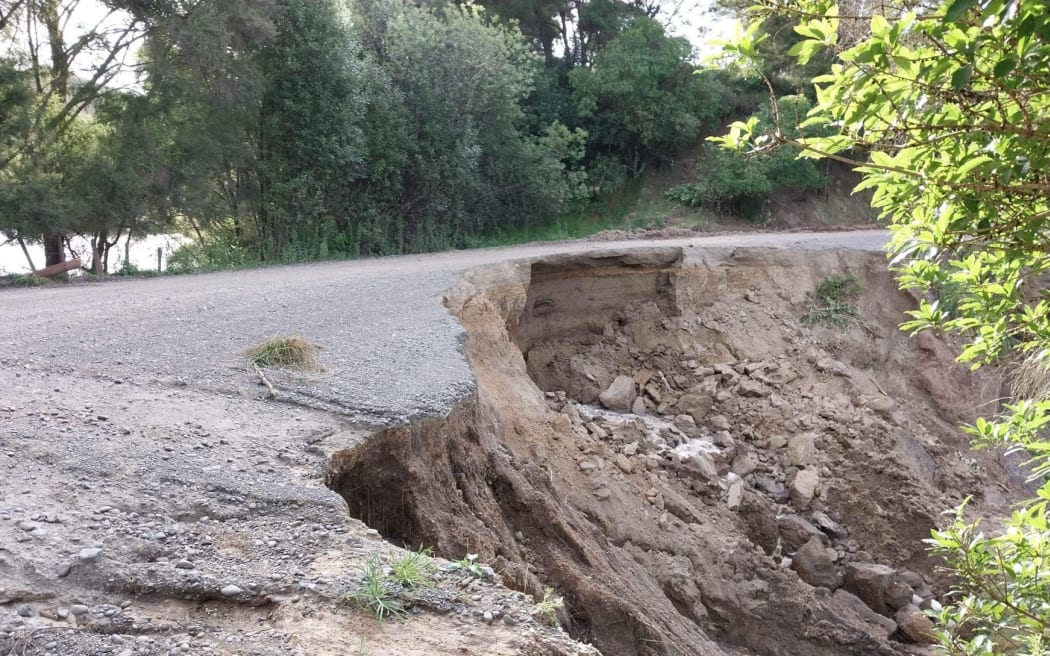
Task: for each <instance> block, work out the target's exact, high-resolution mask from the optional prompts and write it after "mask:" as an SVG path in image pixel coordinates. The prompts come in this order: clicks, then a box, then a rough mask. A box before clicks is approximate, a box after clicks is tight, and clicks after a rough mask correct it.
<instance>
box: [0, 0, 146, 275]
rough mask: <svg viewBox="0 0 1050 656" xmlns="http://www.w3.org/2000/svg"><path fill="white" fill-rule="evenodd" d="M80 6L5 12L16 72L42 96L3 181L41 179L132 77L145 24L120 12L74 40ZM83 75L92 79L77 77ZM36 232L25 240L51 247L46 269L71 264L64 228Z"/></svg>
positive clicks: (3, 167) (6, 161)
mask: <svg viewBox="0 0 1050 656" xmlns="http://www.w3.org/2000/svg"><path fill="white" fill-rule="evenodd" d="M77 4H78V2H77V0H70V1H68V2H60V0H23V1H13V2H12V1H8V2H5V3H4V4H3V6H0V33H2V34H3V36H4V38H3V41H4V46H5V48H4V51H5V55H6V56H7V57H8V61H9V64H10V65H14V66H15V67H16V68H18V69H19V70H24V71H26V72H27V73H28V75H29V77H30V79H31V81H32V85H33V88H34V91H35V98H34V101H33V105H32V109H31V112H30V117H31V118H30V120H29V121H28V122H27V123H25V124H24V125H23V127H22V129H21V130H20V132H19V134H18V137H17V138H16V139H12V140H8V141H7V142H6V143H5V144H4V145H5V148H4V149H3V150H2V151H0V175H7V176H9V175H10V171H9V169H10V168H11V167H14V168H16V169H18V170H19V171H21V173H20V175H25V176H32V175H36V174H34V173H31V172H29V171H30V170H31V169H32V168H34V167H38V166H42V165H43V164H42V163H41V161H40V159H39V158H41V157H44V158H46V157H47V156H48V152H49V150H52V149H54V148H56V147H57V144H58V143H59V142H60V141H61V140H62V139H64V138H65V136H66V133H67V132H68V131H70V130H74V129H76V125H77V121H78V119H79V118H80V116H81V114H83V113H84V112H85V111H86V110H88V108H89V107H91V106H92V105H93V104H94V103H96V102H98V101H99V99H100V98H102V97H103V96H104V95H105V94H107V93H109V92H111V91H112V83H113V82H114V81H115V80H117V78H118V76H120V75H121V74H122V73H125V72H126V71H127V70H128V65H127V57H128V53H129V52H130V51H131V49H132V48H133V47H134V46H135V44H136V43H138V42H140V41H141V40H142V38H143V37H144V35H145V26H144V24H143V23H142V22H141V21H140V20H138V19H137V18H135V17H134V16H133V15H132V14H131V13H129V12H126V11H122V10H121V9H120V8H119V7H116V6H115V7H112V8H109V10H108V11H107V12H106V13H105V14H104V16H103V17H101V18H100V19H99V20H98V21H97V22H95V24H93V25H90V26H88V27H86V28H85V29H83V30H81V31H80V32H79V33H77V34H72V33H70V32H69V31H68V30H69V25H70V21H69V18H70V15H71V14H72V12H73V10H74V9H75V8H76V5H77ZM45 57H46V59H45ZM81 70H87V71H88V73H87V75H86V76H84V77H80V76H78V75H76V74H75V72H76V71H81ZM38 173H39V172H38ZM41 175H42V174H41ZM43 216H44V215H41V214H38V215H37V218H38V219H40V218H42V217H43ZM35 229H38V230H40V231H41V232H37V233H34V234H22V233H19V236H20V237H25V238H34V239H41V240H42V241H43V242H44V253H45V258H46V262H45V263H46V264H48V265H50V264H56V263H58V262H60V261H62V260H64V259H65V249H64V244H63V234H62V232H61V229H60V227H59V226H53V225H50V224H46V223H44V224H35Z"/></svg>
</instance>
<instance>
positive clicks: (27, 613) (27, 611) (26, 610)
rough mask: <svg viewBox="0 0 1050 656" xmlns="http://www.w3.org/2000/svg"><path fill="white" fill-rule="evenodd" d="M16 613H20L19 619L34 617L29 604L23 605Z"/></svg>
mask: <svg viewBox="0 0 1050 656" xmlns="http://www.w3.org/2000/svg"><path fill="white" fill-rule="evenodd" d="M16 612H17V613H18V616H19V617H32V616H33V607H32V606H30V605H29V604H22V605H21V606H19V607H18V610H17V611H16Z"/></svg>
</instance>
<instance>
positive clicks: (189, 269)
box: [168, 235, 259, 273]
mask: <svg viewBox="0 0 1050 656" xmlns="http://www.w3.org/2000/svg"><path fill="white" fill-rule="evenodd" d="M258 263H259V258H258V256H257V255H256V254H255V253H254V252H253V251H252V250H251V249H250V248H248V247H246V246H245V245H244V244H243V243H242V242H241V241H240V240H237V239H234V238H227V237H225V236H222V235H215V236H213V237H209V238H208V240H207V241H205V242H203V243H202V242H194V243H191V244H183V245H182V246H179V247H178V248H177V249H175V252H174V253H172V254H171V255H170V256H168V272H169V273H199V272H202V271H219V270H222V269H234V268H237V267H243V266H250V265H252V264H258Z"/></svg>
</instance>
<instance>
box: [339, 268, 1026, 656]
mask: <svg viewBox="0 0 1050 656" xmlns="http://www.w3.org/2000/svg"><path fill="white" fill-rule="evenodd" d="M832 274H845V275H854V276H856V277H857V279H858V280H859V281H861V282H862V283H863V285H864V288H865V292H864V293H863V294H862V295H861V297H860V298H859V300H858V302H857V303H858V309H859V315H860V319H859V320H857V321H854V322H852V323H851V324H850V325H849V326H848V327H847V328H845V329H838V328H828V327H822V326H808V325H805V324H804V323H803V322H802V321H801V317H802V315H804V314H805V312H806V310H807V307H808V305H809V304H810V303H811V294H812V292H813V290H814V288H815V286H816V285H817V284H818V283H819V282H820V281H821V280H823V279H824V278H826V277H827V276H829V275H832ZM446 301H447V305H448V307H449V308H450V310H451V311H452V312H453V314H454V315H455V316H457V317H458V318H459V319H460V321H462V323H463V324H464V326H465V327H466V328H467V329H468V332H469V339H468V340H467V343H466V351H467V354H468V357H469V360H470V363H471V366H472V367H473V370H474V372H475V374H476V376H477V380H478V391H477V394H476V395H474V396H473V397H471V398H470V399H469V400H468V401H466V402H464V403H463V404H461V405H460V406H459V407H458V408H456V409H455V410H454V411H453V412H451V413H450V414H449V416H447V417H445V418H433V419H429V420H425V421H422V422H417V423H415V424H413V425H411V426H406V427H399V428H393V429H389V430H386V431H384V432H381V433H379V434H377V435H376V436H375V437H374V438H373V439H372V440H370V441H369V442H367V443H366V444H365V445H364V446H362V447H359V448H357V449H354V450H347V451H344V452H342V453H340V454H338V455H337V456H336V457H335V458H334V459H333V460H332V462H331V464H330V466H329V470H328V476H327V482H328V484H329V485H330V486H331V487H332V488H333V489H335V490H336V491H339V492H340V493H341V494H342V495H343V497H344V498H345V499H346V500H347V503H348V505H349V508H350V511H351V514H352V515H353V516H355V517H359V518H361V519H362V520H363V521H365V522H366V523H368V524H369V525H371V526H373V527H375V528H377V529H379V531H380V532H381V533H382V534H383V535H384V536H386V537H388V538H389V539H391V540H393V541H395V542H403V543H406V544H428V545H432V546H434V547H435V548H436V549H437V550H438V552H439V553H443V554H459V553H465V552H471V553H479V554H480V555H481V559H482V560H485V561H487V562H490V563H492V564H493V565H494V566H495V568H496V569H497V570H498V571H499V572H501V573H502V575H503V578H504V581H505V582H506V583H507V584H508V585H509V586H510V587H512V588H515V589H519V590H523V591H526V592H529V593H532V594H534V595H539V594H540V592H541V591H542V589H543V588H544V587H545V586H553V587H554V588H555V590H556V591H557V592H558V593H559V594H560V595H563V596H564V598H565V601H566V609H565V610H564V611H563V613H562V617H561V620H562V623H563V625H564V626H565V627H566V628H567V630H568V631H569V632H570V633H571V634H572V635H573V636H574V637H576V638H577V639H579V640H581V641H585V642H589V643H592V644H593V645H595V646H596V647H597V648H598V649H600V650H601V651H602V653H605V654H609V655H621V654H622V655H634V654H639V655H643V654H644V655H705V656H706V655H712V656H717V655H721V654H760V655H762V656H803V655H805V656H810V655H828V656H832V655H836V656H838V655H845V654H855V655H857V656H861V655H864V656H871V655H880V654H886V655H890V654H903V653H925V652H926V650H927V649H928V646H927V645H926V644H925V643H928V642H929V635H928V634H927V633H925V632H924V625H923V624H922V622H923V621H924V620H923V618H922V614H921V610H920V609H922V608H929V607H930V606H931V605H932V604H936V603H938V601H939V600H943V595H944V594H945V591H946V585H947V582H946V581H945V580H943V577H942V575H941V574H940V573H939V572H938V570H937V567H936V565H937V563H935V562H933V561H932V560H931V559H930V557H929V556H928V555H927V552H926V550H925V547H924V545H923V543H922V540H923V539H924V538H927V537H929V534H930V530H931V529H932V528H934V527H935V526H937V525H938V523H939V522H940V521H942V513H943V511H945V510H946V509H948V508H951V507H953V506H954V505H956V504H958V503H959V502H960V501H961V500H962V499H963V498H965V497H967V496H972V497H973V499H974V501H973V502H972V503H971V506H970V508H971V512H973V513H975V514H980V515H983V516H988V517H994V516H997V515H1001V514H1002V513H1003V512H1005V511H1006V509H1007V508H1008V505H1009V503H1010V502H1011V501H1012V500H1015V499H1017V498H1019V497H1020V496H1021V495H1023V490H1022V483H1021V480H1022V477H1021V476H1020V475H1019V473H1018V472H1017V470H1016V468H1015V467H1013V466H1012V465H1011V464H1010V463H1007V462H1006V461H1005V460H1004V458H1003V456H1002V454H1000V453H997V452H992V451H986V452H977V453H975V452H971V451H970V449H969V447H968V442H967V439H966V437H965V435H964V434H963V433H962V432H961V431H960V430H959V429H958V426H959V425H960V424H961V423H962V422H965V421H967V420H970V419H972V418H973V417H974V416H975V413H976V412H978V411H981V412H988V411H990V410H994V407H995V406H994V400H995V399H998V398H999V397H1000V396H1001V394H1002V392H1003V390H1002V382H1001V381H1000V380H999V379H998V378H997V377H996V375H995V374H994V373H986V374H982V375H975V374H972V373H971V372H969V371H968V370H966V369H964V368H962V367H961V366H959V365H957V364H955V363H954V361H953V353H954V351H953V349H952V347H951V346H950V345H948V344H946V343H945V342H943V341H941V340H939V339H938V338H936V337H934V336H932V335H922V336H920V337H918V338H912V339H909V338H908V337H907V336H905V335H903V334H902V333H900V331H899V330H898V328H897V326H898V324H899V323H900V322H901V321H902V320H903V319H904V312H905V311H906V310H908V309H911V308H912V307H914V306H915V304H916V299H915V298H913V297H912V296H909V295H908V294H905V293H902V292H900V291H898V290H897V289H896V286H895V284H894V282H893V280H892V278H891V277H890V275H889V273H888V272H887V271H886V263H885V260H884V258H883V257H882V256H881V255H878V254H873V253H861V252H846V251H823V252H816V251H814V252H793V251H775V250H762V249H753V250H741V249H737V250H733V249H707V250H703V251H699V249H696V250H693V249H689V248H685V249H682V248H665V249H659V248H657V249H647V250H645V251H625V252H605V253H592V254H586V255H567V256H554V257H550V258H546V259H541V260H537V261H533V262H531V263H524V264H519V265H517V266H509V267H508V266H504V267H499V268H491V269H483V270H477V271H475V272H473V273H472V274H470V275H468V276H467V277H465V278H464V280H463V281H462V282H461V283H460V285H459V286H458V287H457V288H456V289H454V290H452V291H451V292H450V293H449V294H448V297H447V299H446ZM617 379H620V380H619V381H618V380H617ZM614 383H615V384H614ZM617 385H619V389H620V391H621V392H623V394H621V395H620V398H615V399H614V398H611V397H610V394H609V391H608V390H609V388H610V387H611V386H612V387H614V388H616V387H617ZM613 396H615V395H613ZM624 396H626V398H623V397H624ZM619 404H624V405H623V407H616V406H617V405H619ZM603 405H606V406H613V408H612V410H610V409H608V408H603V407H602V406H603ZM916 627H918V628H916Z"/></svg>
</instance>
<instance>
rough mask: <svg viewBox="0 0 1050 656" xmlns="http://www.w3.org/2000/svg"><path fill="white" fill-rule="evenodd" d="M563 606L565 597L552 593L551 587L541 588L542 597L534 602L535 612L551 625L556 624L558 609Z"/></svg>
mask: <svg viewBox="0 0 1050 656" xmlns="http://www.w3.org/2000/svg"><path fill="white" fill-rule="evenodd" d="M564 607H565V599H563V598H562V597H559V596H557V595H555V594H554V589H553V588H544V589H543V599H541V600H540V601H539V602H537V603H536V607H535V610H536V613H537V614H538V615H539V616H540V617H542V618H543V621H544V622H546V623H547V624H549V625H551V626H557V625H558V611H559V610H561V609H562V608H564Z"/></svg>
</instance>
